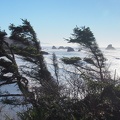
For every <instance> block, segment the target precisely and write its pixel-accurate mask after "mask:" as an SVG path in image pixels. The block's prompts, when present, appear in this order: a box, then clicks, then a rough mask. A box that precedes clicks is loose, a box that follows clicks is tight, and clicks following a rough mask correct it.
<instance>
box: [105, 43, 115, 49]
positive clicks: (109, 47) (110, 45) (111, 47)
mask: <svg viewBox="0 0 120 120" xmlns="http://www.w3.org/2000/svg"><path fill="white" fill-rule="evenodd" d="M106 50H115V48H114V47H113V46H112V44H109V45H108V46H107V48H106Z"/></svg>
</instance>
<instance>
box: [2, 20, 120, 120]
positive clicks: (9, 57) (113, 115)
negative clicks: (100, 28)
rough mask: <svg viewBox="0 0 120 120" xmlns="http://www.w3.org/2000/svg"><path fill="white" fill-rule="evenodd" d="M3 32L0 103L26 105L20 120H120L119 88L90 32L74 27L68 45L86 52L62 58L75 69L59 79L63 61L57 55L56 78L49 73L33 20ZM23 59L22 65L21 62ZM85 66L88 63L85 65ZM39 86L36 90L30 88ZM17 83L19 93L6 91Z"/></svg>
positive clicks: (20, 113)
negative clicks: (11, 42)
mask: <svg viewBox="0 0 120 120" xmlns="http://www.w3.org/2000/svg"><path fill="white" fill-rule="evenodd" d="M9 30H10V31H11V34H10V36H9V38H10V40H14V43H15V44H9V43H8V42H6V40H5V37H6V35H7V33H6V32H5V31H2V30H1V31H0V87H1V89H0V101H1V102H2V104H7V105H8V104H9V105H11V106H13V105H14V106H17V107H19V106H21V105H22V106H26V107H27V109H26V110H25V111H20V112H19V113H18V117H19V119H20V120H119V119H120V115H119V114H120V83H119V79H118V80H116V79H112V77H111V75H110V72H109V70H108V69H107V66H106V58H105V57H104V55H103V53H102V51H101V50H100V48H99V46H98V44H97V42H96V39H95V37H94V34H93V33H92V31H91V30H90V28H89V27H85V26H84V27H80V28H79V27H77V26H76V27H75V28H74V29H73V34H72V36H71V37H70V38H68V39H66V40H67V41H68V42H69V43H77V44H79V45H80V46H81V47H82V48H83V49H84V50H85V51H86V53H87V55H86V57H84V58H83V59H81V58H79V57H72V58H68V57H63V58H62V59H61V61H62V62H63V64H67V65H70V69H71V70H72V71H70V70H69V69H67V70H66V69H64V68H63V69H64V72H63V76H62V77H64V81H63V79H61V77H60V72H59V70H60V69H59V62H58V60H57V57H56V55H55V54H53V56H52V64H53V68H54V76H53V75H52V74H51V72H50V71H49V70H48V68H47V65H46V63H45V60H44V56H43V52H42V50H41V46H40V41H38V38H37V35H36V33H35V31H34V29H33V27H32V26H31V24H30V22H29V21H28V20H23V19H22V25H19V26H15V25H14V24H11V25H10V26H9ZM17 58H19V59H20V60H21V61H22V62H23V63H26V64H22V65H19V64H18V63H17V60H16V59H17ZM83 63H84V64H83ZM31 81H34V82H35V83H36V85H30V84H31ZM11 84H14V85H15V86H17V89H19V91H20V92H19V93H16V94H13V93H10V92H9V91H6V90H5V91H2V86H7V85H11Z"/></svg>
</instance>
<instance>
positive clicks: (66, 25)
mask: <svg viewBox="0 0 120 120" xmlns="http://www.w3.org/2000/svg"><path fill="white" fill-rule="evenodd" d="M0 4H1V7H0V18H1V19H0V29H1V30H5V31H6V32H7V33H8V36H9V34H10V31H9V30H8V26H9V25H10V24H11V23H13V24H14V25H21V24H22V21H21V18H22V19H27V20H28V21H30V23H31V25H32V26H33V28H34V30H35V32H36V33H37V37H38V39H39V40H40V42H41V45H45V46H49V45H51V46H52V45H56V46H60V45H64V46H68V45H69V44H68V43H67V41H65V38H66V39H67V38H69V37H71V34H72V33H73V29H74V28H75V27H76V25H77V26H78V27H82V26H86V27H90V29H91V31H92V32H93V34H94V36H95V38H96V41H97V43H98V45H99V46H100V47H106V46H107V45H108V44H112V45H113V47H120V0H0Z"/></svg>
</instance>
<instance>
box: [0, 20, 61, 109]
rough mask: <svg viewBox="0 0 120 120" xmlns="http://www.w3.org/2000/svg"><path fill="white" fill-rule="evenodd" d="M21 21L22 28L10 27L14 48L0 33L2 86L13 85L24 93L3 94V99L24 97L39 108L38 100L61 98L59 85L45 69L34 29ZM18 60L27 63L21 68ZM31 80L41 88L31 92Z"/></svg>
mask: <svg viewBox="0 0 120 120" xmlns="http://www.w3.org/2000/svg"><path fill="white" fill-rule="evenodd" d="M22 22H23V23H22V25H19V26H15V25H13V24H11V25H10V26H9V30H10V31H11V36H10V40H11V41H14V44H12V45H10V44H8V43H7V42H6V41H5V35H6V33H5V32H4V31H3V32H2V31H1V32H0V41H1V42H0V46H1V47H0V70H1V71H0V86H3V85H6V84H8V85H9V84H13V83H14V84H16V85H17V86H18V88H19V90H20V91H21V94H10V93H8V92H6V93H8V94H5V95H4V94H3V93H4V92H2V91H1V92H2V95H1V97H7V101H9V97H10V96H14V97H16V96H24V98H25V99H26V101H27V102H30V103H31V104H32V105H33V106H34V107H36V108H38V107H39V105H41V104H39V103H38V102H40V100H39V98H40V99H41V98H42V97H45V96H47V95H49V96H52V97H53V98H54V97H55V96H57V95H59V94H58V86H57V81H55V79H54V78H53V77H52V76H51V73H50V72H49V71H48V69H47V67H46V64H45V61H44V58H43V53H42V51H41V46H40V42H39V41H38V39H37V36H36V33H35V31H34V29H33V27H32V26H31V24H30V22H28V21H27V20H23V19H22ZM3 57H4V58H3ZM16 58H19V59H20V60H22V61H23V62H24V63H26V64H24V65H21V66H20V65H19V64H17V62H16ZM8 74H10V75H8ZM30 81H34V82H35V83H36V84H37V85H38V86H37V87H36V86H32V87H31V89H30V88H29V86H30ZM33 91H34V92H33ZM16 104H17V103H16ZM18 104H20V103H18Z"/></svg>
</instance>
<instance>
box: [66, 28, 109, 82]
mask: <svg viewBox="0 0 120 120" xmlns="http://www.w3.org/2000/svg"><path fill="white" fill-rule="evenodd" d="M66 40H67V41H68V42H69V43H77V44H78V45H80V46H81V47H82V48H83V49H84V50H85V51H86V52H87V57H85V58H84V59H83V61H85V62H86V63H88V64H89V67H85V68H84V67H82V66H80V65H78V64H77V66H78V67H82V69H83V68H84V70H87V71H89V73H90V74H91V76H89V77H93V78H94V77H95V78H96V79H97V80H101V81H104V80H105V77H106V76H105V74H107V73H105V71H106V68H105V61H106V59H105V57H104V55H103V53H102V51H101V50H100V48H99V47H98V44H97V42H96V39H95V37H94V35H93V33H92V31H91V30H90V28H89V27H81V28H78V27H75V28H74V29H73V34H72V37H70V38H69V39H66ZM90 74H89V75H90Z"/></svg>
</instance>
